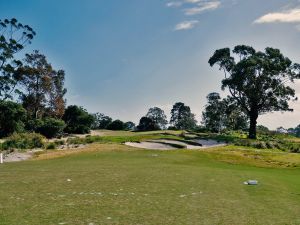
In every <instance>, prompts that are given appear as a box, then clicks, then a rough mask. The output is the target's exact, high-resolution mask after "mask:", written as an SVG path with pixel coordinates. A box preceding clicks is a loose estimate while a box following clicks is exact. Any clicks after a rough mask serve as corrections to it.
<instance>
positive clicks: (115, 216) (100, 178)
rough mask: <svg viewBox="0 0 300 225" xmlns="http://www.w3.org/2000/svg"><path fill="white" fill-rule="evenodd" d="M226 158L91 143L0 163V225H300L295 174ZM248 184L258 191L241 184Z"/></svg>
mask: <svg viewBox="0 0 300 225" xmlns="http://www.w3.org/2000/svg"><path fill="white" fill-rule="evenodd" d="M61 152H63V151H61ZM51 154H52V153H51ZM51 154H49V157H50V156H51ZM54 154H60V152H57V153H56V152H54ZM45 156H46V155H45ZM226 157H227V156H226V155H222V157H221V158H219V157H216V156H215V154H211V153H209V152H205V151H203V152H201V151H188V150H176V151H168V152H162V151H151V150H136V149H135V148H130V147H128V146H124V145H121V144H93V145H92V146H91V147H89V148H87V149H86V150H81V151H80V152H78V153H77V154H70V155H65V156H64V157H59V158H53V159H48V160H34V161H26V162H21V163H7V164H3V165H1V167H0V177H1V180H0V183H1V185H0V193H1V195H0V224H3V225H6V224H7V225H14V224H15V225H19V224H30V225H35V224H37V225H40V224H72V225H74V224H75V225H76V224H78V225H79V224H94V225H96V224H101V225H102V224H122V225H123V224H164V225H165V224H170V225H171V224H172V225H173V224H193V225H194V224H209V225H210V224H226V225H227V224H239V225H243V224H245V225H246V224H247V225H248V224H264V225H268V224H300V215H299V212H300V204H299V202H300V179H299V176H300V169H299V168H294V169H287V168H284V169H280V168H259V167H254V166H247V165H244V164H243V163H241V165H237V164H230V163H226V162H222V161H225V160H226ZM40 158H41V159H42V158H43V155H41V156H40ZM50 158H51V157H50ZM249 179H255V180H259V185H257V186H247V185H244V184H243V182H244V181H245V180H249Z"/></svg>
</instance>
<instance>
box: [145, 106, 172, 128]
mask: <svg viewBox="0 0 300 225" xmlns="http://www.w3.org/2000/svg"><path fill="white" fill-rule="evenodd" d="M146 117H148V118H150V119H152V120H153V121H154V122H155V123H156V124H157V125H158V126H159V128H160V129H162V130H163V129H166V126H167V124H168V120H167V116H166V114H165V112H164V111H163V110H162V109H161V108H158V107H153V108H150V109H149V110H148V113H147V114H146Z"/></svg>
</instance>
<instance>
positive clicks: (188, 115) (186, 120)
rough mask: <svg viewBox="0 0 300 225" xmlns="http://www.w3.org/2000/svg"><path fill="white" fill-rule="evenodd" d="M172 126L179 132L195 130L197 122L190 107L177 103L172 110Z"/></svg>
mask: <svg viewBox="0 0 300 225" xmlns="http://www.w3.org/2000/svg"><path fill="white" fill-rule="evenodd" d="M170 124H172V125H173V126H174V127H175V128H176V129H178V130H188V129H194V128H195V127H196V125H197V121H196V120H195V115H194V114H193V113H192V112H191V109H190V107H189V106H186V105H184V103H182V102H177V103H175V104H174V105H173V108H172V110H171V120H170Z"/></svg>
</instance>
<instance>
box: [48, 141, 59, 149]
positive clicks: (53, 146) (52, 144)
mask: <svg viewBox="0 0 300 225" xmlns="http://www.w3.org/2000/svg"><path fill="white" fill-rule="evenodd" d="M56 148H57V146H56V144H55V143H54V142H51V143H49V144H47V146H46V149H47V150H54V149H56Z"/></svg>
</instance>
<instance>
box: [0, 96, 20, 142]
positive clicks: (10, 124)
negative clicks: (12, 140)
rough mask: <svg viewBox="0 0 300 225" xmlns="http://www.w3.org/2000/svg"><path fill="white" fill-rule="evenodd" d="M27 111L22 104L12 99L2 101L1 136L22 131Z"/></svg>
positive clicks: (0, 107) (0, 106) (0, 109)
mask: <svg viewBox="0 0 300 225" xmlns="http://www.w3.org/2000/svg"><path fill="white" fill-rule="evenodd" d="M25 116H26V111H25V109H24V108H23V107H22V105H20V104H18V103H14V102H11V101H0V137H6V136H9V135H11V134H12V133H14V132H22V131H23V128H24V123H23V121H24V119H25Z"/></svg>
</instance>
